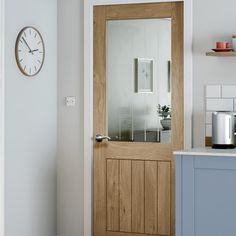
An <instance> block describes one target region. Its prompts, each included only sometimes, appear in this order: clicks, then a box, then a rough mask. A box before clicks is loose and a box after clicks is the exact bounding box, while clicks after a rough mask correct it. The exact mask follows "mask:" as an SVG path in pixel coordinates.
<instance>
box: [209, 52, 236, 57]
mask: <svg viewBox="0 0 236 236" xmlns="http://www.w3.org/2000/svg"><path fill="white" fill-rule="evenodd" d="M206 56H211V57H236V52H207V53H206Z"/></svg>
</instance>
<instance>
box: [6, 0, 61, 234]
mask: <svg viewBox="0 0 236 236" xmlns="http://www.w3.org/2000/svg"><path fill="white" fill-rule="evenodd" d="M28 25H31V26H35V27H36V28H37V29H38V30H39V31H40V32H41V33H42V36H43V38H44V41H45V47H46V58H45V63H44V66H43V68H42V70H41V72H40V73H39V74H38V75H37V76H36V77H35V78H32V79H29V78H26V77H25V76H23V75H22V74H21V72H20V71H19V69H18V68H17V65H16V62H15V53H14V49H15V40H16V36H17V34H18V32H19V31H20V30H21V29H22V28H23V27H24V26H28ZM56 26H57V1H56V0H50V1H48V0H40V1H37V0H21V1H17V0H6V1H5V106H6V111H5V123H6V124H5V132H6V136H5V139H6V140H5V142H6V144H5V151H6V155H5V169H6V174H5V177H6V180H5V186H6V187H5V214H6V219H5V220H6V222H5V224H6V225H5V226H6V232H5V235H6V236H19V235H22V236H23V235H24V236H32V235H33V236H55V235H56V148H57V146H56V144H57V143H56V142H57V64H56V63H57V27H56Z"/></svg>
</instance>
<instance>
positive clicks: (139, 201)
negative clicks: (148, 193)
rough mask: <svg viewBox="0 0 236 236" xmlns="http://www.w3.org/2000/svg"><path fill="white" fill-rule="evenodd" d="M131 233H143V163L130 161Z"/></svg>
mask: <svg viewBox="0 0 236 236" xmlns="http://www.w3.org/2000/svg"><path fill="white" fill-rule="evenodd" d="M132 232H135V233H144V161H132Z"/></svg>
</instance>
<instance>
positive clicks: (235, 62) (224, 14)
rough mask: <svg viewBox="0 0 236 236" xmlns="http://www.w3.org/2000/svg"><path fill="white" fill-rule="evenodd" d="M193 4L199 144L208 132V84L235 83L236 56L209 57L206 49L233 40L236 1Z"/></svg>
mask: <svg viewBox="0 0 236 236" xmlns="http://www.w3.org/2000/svg"><path fill="white" fill-rule="evenodd" d="M193 4H194V5H193V14H194V19H193V22H194V27H193V30H194V32H193V33H194V35H193V37H194V42H193V50H194V54H193V55H194V58H193V59H194V61H193V65H194V78H193V79H194V82H193V83H194V84H193V88H194V94H193V99H194V100H193V104H194V114H193V119H194V120H193V141H194V142H193V143H194V146H195V147H198V146H203V145H204V136H205V128H204V124H205V117H204V106H205V104H204V86H205V85H206V84H235V79H236V59H235V58H227V57H226V58H220V57H206V56H205V52H206V51H209V50H210V49H211V48H214V46H215V42H216V41H221V40H230V39H231V36H232V35H233V34H235V33H236V14H235V9H236V1H235V0H225V1H223V2H222V1H215V0H197V1H193ZM209 9H211V10H210V13H209ZM219 10H220V11H219Z"/></svg>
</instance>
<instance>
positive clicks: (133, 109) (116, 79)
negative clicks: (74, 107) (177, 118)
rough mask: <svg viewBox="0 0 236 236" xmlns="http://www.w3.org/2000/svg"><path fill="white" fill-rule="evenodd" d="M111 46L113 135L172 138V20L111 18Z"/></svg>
mask: <svg viewBox="0 0 236 236" xmlns="http://www.w3.org/2000/svg"><path fill="white" fill-rule="evenodd" d="M106 47H107V50H106V51H107V57H106V58H107V84H108V86H107V111H108V112H107V116H108V135H109V136H110V137H111V140H112V141H130V142H161V143H170V142H171V19H150V20H149V19H144V20H110V21H108V22H107V46H106ZM159 104H160V106H161V107H163V106H166V109H163V111H162V112H158V105H159Z"/></svg>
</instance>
